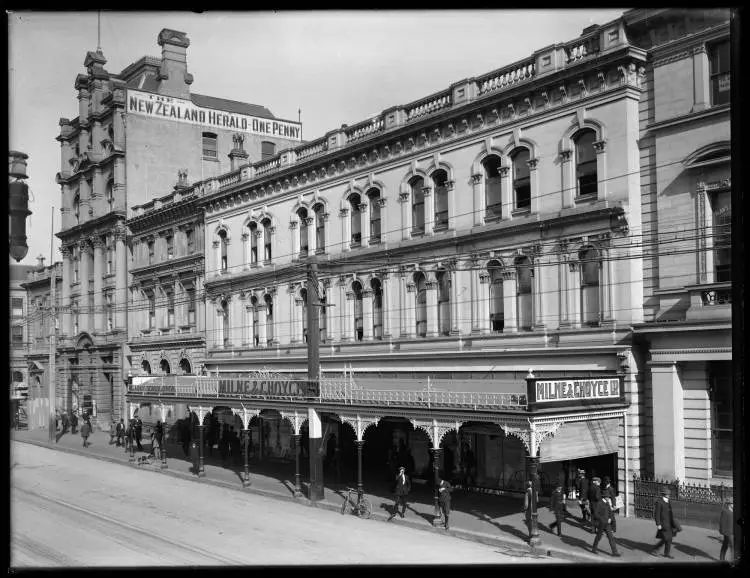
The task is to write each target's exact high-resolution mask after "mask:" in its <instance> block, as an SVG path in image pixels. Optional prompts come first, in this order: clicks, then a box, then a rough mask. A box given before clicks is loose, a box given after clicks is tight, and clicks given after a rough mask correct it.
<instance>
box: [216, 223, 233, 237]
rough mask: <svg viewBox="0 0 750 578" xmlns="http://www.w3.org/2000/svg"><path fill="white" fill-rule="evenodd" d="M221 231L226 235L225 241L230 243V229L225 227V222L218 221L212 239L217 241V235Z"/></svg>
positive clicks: (227, 226)
mask: <svg viewBox="0 0 750 578" xmlns="http://www.w3.org/2000/svg"><path fill="white" fill-rule="evenodd" d="M221 231H224V232H225V233H226V234H227V241H230V240H231V239H232V229H231V228H230V227H229V225H227V224H226V223H225V222H223V221H220V222H219V223H218V224H217V225H216V226H215V227H214V233H213V235H214V238H215V239H216V240H218V238H219V233H221Z"/></svg>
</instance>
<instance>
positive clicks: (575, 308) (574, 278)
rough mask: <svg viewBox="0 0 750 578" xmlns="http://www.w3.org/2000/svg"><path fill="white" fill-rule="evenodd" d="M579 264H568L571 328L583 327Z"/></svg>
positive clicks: (575, 262)
mask: <svg viewBox="0 0 750 578" xmlns="http://www.w3.org/2000/svg"><path fill="white" fill-rule="evenodd" d="M578 269H579V267H578V262H577V261H571V262H569V263H568V319H569V320H570V326H571V327H580V326H581V306H580V303H581V274H580V272H579V270H578Z"/></svg>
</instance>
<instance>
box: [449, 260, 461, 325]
mask: <svg viewBox="0 0 750 578" xmlns="http://www.w3.org/2000/svg"><path fill="white" fill-rule="evenodd" d="M454 266H455V265H454ZM449 271H450V273H449V274H450V276H451V307H450V309H451V328H450V332H451V335H459V333H460V329H459V319H460V317H461V310H460V307H459V303H458V287H459V271H456V270H455V269H454V268H453V267H451V269H450V270H449Z"/></svg>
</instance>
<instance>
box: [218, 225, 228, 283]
mask: <svg viewBox="0 0 750 578" xmlns="http://www.w3.org/2000/svg"><path fill="white" fill-rule="evenodd" d="M227 245H228V243H227V232H226V231H225V230H224V229H222V230H221V231H219V258H220V262H219V263H220V265H219V267H220V269H221V271H222V273H225V272H226V271H228V270H229V259H228V257H227Z"/></svg>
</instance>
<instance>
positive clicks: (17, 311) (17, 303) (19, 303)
mask: <svg viewBox="0 0 750 578" xmlns="http://www.w3.org/2000/svg"><path fill="white" fill-rule="evenodd" d="M11 308H12V310H13V311H12V315H13V317H23V298H21V297H13V299H12V300H11Z"/></svg>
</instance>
